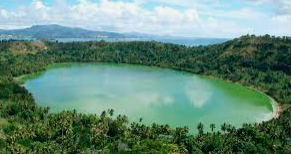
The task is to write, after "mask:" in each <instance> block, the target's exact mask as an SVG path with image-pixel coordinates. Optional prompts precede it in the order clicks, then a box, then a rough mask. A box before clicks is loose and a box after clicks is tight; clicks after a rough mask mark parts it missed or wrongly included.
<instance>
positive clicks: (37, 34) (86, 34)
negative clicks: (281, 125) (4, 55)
mask: <svg viewBox="0 0 291 154" xmlns="http://www.w3.org/2000/svg"><path fill="white" fill-rule="evenodd" d="M0 36H2V37H12V38H35V39H53V38H94V37H99V38H107V37H110V38H112V37H113V38H122V37H125V35H123V34H119V33H115V32H105V31H93V30H87V29H83V28H74V27H65V26H61V25H56V24H52V25H35V26H32V27H29V28H24V29H15V30H0Z"/></svg>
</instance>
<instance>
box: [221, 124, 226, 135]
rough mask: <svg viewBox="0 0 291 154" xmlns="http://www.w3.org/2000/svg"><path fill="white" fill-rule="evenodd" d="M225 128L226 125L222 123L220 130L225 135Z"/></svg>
mask: <svg viewBox="0 0 291 154" xmlns="http://www.w3.org/2000/svg"><path fill="white" fill-rule="evenodd" d="M226 128H227V125H226V123H223V124H222V125H221V130H222V131H223V132H224V133H225V131H226Z"/></svg>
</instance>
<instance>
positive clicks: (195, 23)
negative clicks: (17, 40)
mask: <svg viewBox="0 0 291 154" xmlns="http://www.w3.org/2000/svg"><path fill="white" fill-rule="evenodd" d="M36 24H60V25H65V26H74V27H82V28H87V29H93V30H106V31H117V32H141V33H150V34H158V35H175V36H186V37H227V38H229V37H239V36H240V35H245V34H256V35H264V34H267V33H268V34H271V35H277V36H278V35H279V36H280V35H289V36H290V35H291V26H290V25H291V1H290V0H1V1H0V28H1V29H14V28H23V27H29V26H32V25H36Z"/></svg>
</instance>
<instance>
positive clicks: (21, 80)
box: [14, 62, 282, 121]
mask: <svg viewBox="0 0 291 154" xmlns="http://www.w3.org/2000/svg"><path fill="white" fill-rule="evenodd" d="M89 63H91V62H89ZM92 63H93V64H96V63H104V62H92ZM60 64H61V65H63V64H65V65H66V64H83V63H79V62H77V63H75V62H72V63H54V64H50V65H49V66H48V67H47V68H46V69H45V70H43V71H40V72H38V74H41V73H43V72H45V71H46V70H47V69H48V68H50V67H54V66H55V65H56V66H57V65H60ZM105 64H113V63H107V62H105ZM122 64H125V65H138V64H129V63H122ZM138 66H148V65H138ZM148 67H156V68H161V69H169V70H174V71H179V72H185V73H190V74H194V75H198V76H202V77H206V78H212V79H218V80H223V81H225V82H229V83H232V84H238V85H241V86H243V87H246V88H248V89H251V90H254V91H256V92H259V93H261V94H262V95H264V96H266V97H268V98H269V100H270V103H271V105H272V110H273V111H272V116H271V117H270V118H268V119H267V120H263V121H270V120H273V119H277V118H278V117H279V116H280V113H281V112H282V107H281V105H280V104H279V103H278V102H277V101H275V100H274V99H273V98H272V97H271V96H269V95H267V94H265V93H264V92H263V91H260V90H258V89H257V88H255V87H253V86H247V85H243V84H242V83H239V82H233V81H231V80H228V79H223V78H221V77H215V76H211V75H210V76H207V75H200V74H195V73H193V72H191V71H189V70H188V71H187V70H183V69H182V70H177V69H176V68H165V67H159V66H148ZM32 74H34V73H32ZM27 75H31V74H25V75H21V76H18V77H15V78H14V79H15V81H16V82H17V83H18V84H20V86H23V87H24V82H25V79H24V78H25V77H26V76H27Z"/></svg>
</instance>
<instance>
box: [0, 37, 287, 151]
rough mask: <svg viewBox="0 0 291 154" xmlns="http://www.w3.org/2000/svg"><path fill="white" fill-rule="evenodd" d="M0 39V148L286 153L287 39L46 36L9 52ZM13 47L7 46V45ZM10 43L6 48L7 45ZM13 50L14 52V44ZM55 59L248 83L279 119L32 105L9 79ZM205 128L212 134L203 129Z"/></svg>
mask: <svg viewBox="0 0 291 154" xmlns="http://www.w3.org/2000/svg"><path fill="white" fill-rule="evenodd" d="M15 43H21V44H24V48H27V46H30V45H31V44H33V42H1V43H0V49H1V50H0V115H1V118H0V127H1V128H0V150H1V152H2V153H291V131H290V130H291V120H290V119H291V109H290V108H289V104H290V103H291V58H290V57H291V39H290V38H287V37H283V38H274V37H270V36H268V35H266V36H262V37H255V36H243V37H240V38H237V39H234V40H231V41H228V42H226V43H223V44H218V45H211V46H199V47H186V46H179V45H173V44H163V43H158V42H116V43H107V42H102V41H101V42H85V43H84V42H83V43H82V42H72V43H52V42H45V47H46V50H44V49H43V50H39V51H42V52H34V53H31V52H29V50H27V51H24V50H22V51H23V52H21V54H15V53H19V52H14V51H13V50H14V49H15V48H13V47H14V45H13V44H15ZM11 46H12V48H11ZM11 49H13V50H11ZM17 51H19V50H17ZM61 62H114V63H130V64H141V65H149V66H159V67H166V68H171V69H176V70H183V71H189V72H193V73H196V74H200V75H207V76H214V77H219V78H223V79H225V80H230V81H233V82H239V83H242V84H244V85H247V86H253V87H255V88H257V89H259V90H262V91H264V92H266V93H267V94H268V95H270V96H271V97H273V98H275V99H276V100H277V101H278V102H280V103H281V105H283V106H285V107H284V111H283V112H282V113H281V115H280V117H279V118H278V119H273V120H271V121H268V122H263V123H261V124H244V125H243V126H242V128H238V129H237V128H234V127H233V126H231V125H229V124H223V125H222V126H215V125H210V126H204V125H203V124H202V123H200V124H199V125H198V126H197V129H198V131H199V134H197V135H195V136H194V135H191V134H189V133H188V128H187V127H183V126H181V127H178V128H170V127H169V126H168V125H158V124H152V125H151V126H145V125H143V124H141V123H131V124H129V123H128V119H127V117H126V116H123V115H117V116H116V117H115V116H113V115H114V111H113V110H108V111H104V112H103V113H102V114H101V115H92V114H89V115H86V114H81V113H77V112H76V111H63V112H61V113H50V112H49V108H41V107H38V106H37V105H36V104H35V102H34V99H33V97H32V96H31V94H30V93H29V92H28V91H27V90H26V89H25V88H24V87H21V86H20V85H19V84H17V83H16V82H15V80H14V77H17V76H20V75H24V74H28V73H33V72H37V71H42V70H45V69H46V67H47V66H48V65H49V64H53V63H61ZM205 127H210V128H211V129H213V130H214V128H215V127H218V128H221V130H220V131H218V132H214V131H213V132H211V133H210V132H204V128H205Z"/></svg>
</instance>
